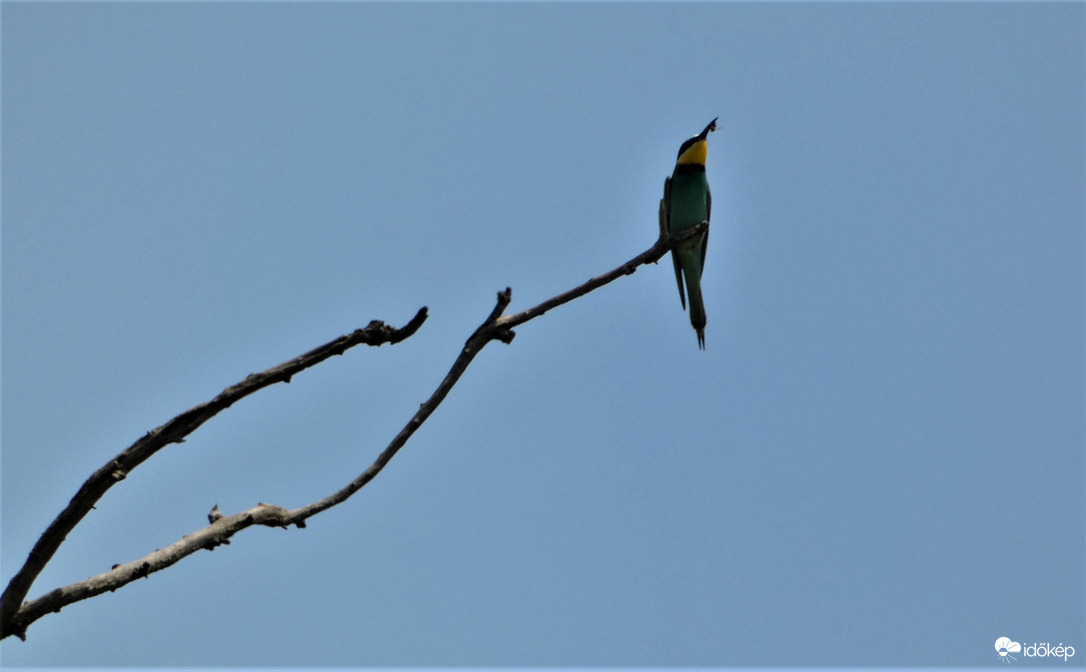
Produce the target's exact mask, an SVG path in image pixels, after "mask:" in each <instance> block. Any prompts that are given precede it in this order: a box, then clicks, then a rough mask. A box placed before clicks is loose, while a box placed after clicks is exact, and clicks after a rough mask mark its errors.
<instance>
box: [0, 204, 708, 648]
mask: <svg viewBox="0 0 1086 672" xmlns="http://www.w3.org/2000/svg"><path fill="white" fill-rule="evenodd" d="M707 227H708V222H703V223H702V224H699V225H698V226H695V227H692V228H690V229H687V230H685V231H683V232H681V233H679V234H677V235H675V236H671V237H670V238H668V237H665V236H664V235H663V233H661V237H660V239H659V240H658V241H657V242H656V244H655V245H653V246H652V247H650V248H649V249H648V250H646V251H644V252H642V253H641V254H639V255H637V256H636V257H634V258H633V259H630V260H629V261H627V262H626V263H624V264H622V265H620V266H618V267H617V268H614V269H612V270H611V271H608V272H607V273H604V274H603V275H599V276H596V277H594V278H592V279H590V280H588V281H587V282H585V283H584V284H581V285H579V286H577V287H574V288H573V289H571V290H569V291H566V292H563V293H561V294H559V295H557V296H554V297H552V298H550V299H547V300H546V301H543V302H542V303H540V304H538V305H536V306H533V307H531V308H528V309H527V310H524V311H522V312H520V313H516V314H514V315H508V316H505V317H503V316H502V314H503V313H504V312H505V309H506V308H508V307H509V304H510V302H511V301H512V296H513V293H512V290H511V289H510V288H508V287H507V288H506V289H505V290H504V291H501V292H498V296H497V302H496V304H495V306H494V308H493V310H491V311H490V314H489V315H488V316H487V318H486V319H485V320H484V321H483V323H482V324H480V325H479V326H478V327H477V328H476V329H475V331H474V332H472V334H471V336H470V337H468V340H467V341H466V342H465V343H464V347H463V348H462V349H461V351H460V354H459V355H458V356H457V358H456V360H455V361H454V362H453V364H452V367H450V369H449V372H448V373H447V374H445V378H444V379H442V381H441V383H440V384H438V386H437V388H436V389H435V390H434V392H433V393H432V394H431V395H430V398H429V399H427V400H426V401H425V402H423V403H422V404H421V405H420V406H419V410H418V411H417V412H416V413H415V414H414V415H413V416H412V417H411V419H410V420H408V422H407V424H406V425H404V427H403V429H401V430H400V432H399V433H398V434H397V435H396V437H395V438H394V439H393V440H392V442H391V443H389V445H388V446H387V447H386V448H385V449H384V450H383V451H382V452H381V454H380V455H378V457H377V459H376V460H374V462H373V464H371V465H370V466H369V467H367V468H366V470H365V471H363V472H362V473H361V474H359V475H358V476H357V477H356V478H355V479H354V480H352V481H351V482H350V483H348V484H347V485H346V486H345V487H343V488H342V489H340V490H339V491H337V492H335V493H333V494H332V495H329V496H328V497H325V498H324V499H320V500H318V501H316V502H313V503H311V504H308V505H306V506H303V507H300V508H298V509H294V510H288V509H285V508H283V507H280V506H275V505H272V504H263V503H261V504H258V505H257V506H256V507H254V508H252V509H249V510H248V511H243V512H241V513H237V514H234V515H230V516H221V514H219V515H220V516H221V517H216V516H209V520H212V522H211V524H210V525H208V526H207V527H205V528H203V529H201V530H198V531H196V532H194V533H192V534H189V535H186V536H185V537H183V538H181V539H180V540H178V541H177V542H175V543H173V544H171V545H170V546H168V547H166V548H163V549H159V550H156V551H155V552H153V553H151V554H150V555H148V556H146V557H144V558H141V559H139V560H136V561H134V562H129V563H126V564H122V565H114V567H113V569H112V570H110V571H109V572H106V573H105V574H100V575H98V576H94V577H91V578H89V579H85V580H83V581H80V582H78V583H74V584H71V585H69V586H65V587H63V588H58V589H56V590H54V591H52V592H50V593H47V594H46V595H43V596H42V597H40V598H38V599H36V600H33V601H31V602H27V603H25V604H23V605H22V606H21V607H18V604H19V602H20V601H21V600H22V599H23V598H24V597H25V596H26V594H27V592H28V591H29V588H30V584H31V583H32V582H33V580H34V579H35V578H36V577H37V575H38V574H39V573H40V572H41V569H42V568H43V567H44V566H45V563H46V562H47V561H48V560H49V559H50V558H51V557H52V555H53V553H54V552H55V551H56V548H57V547H59V545H60V542H62V541H63V540H64V536H65V535H66V534H67V533H68V532H69V531H70V530H71V529H72V528H73V527H74V526H75V524H77V523H78V522H79V521H80V520H81V519H82V518H83V516H85V515H86V513H87V512H88V511H89V510H90V508H91V506H92V505H93V504H94V503H95V502H97V501H98V499H100V498H101V496H102V495H103V494H104V493H105V491H106V490H108V489H109V487H110V486H112V485H113V484H114V483H116V482H117V481H119V480H122V479H123V478H124V477H125V476H126V475H127V473H128V472H129V471H131V469H132V468H134V467H135V466H137V465H139V464H140V463H141V462H143V461H144V460H146V459H147V458H148V457H150V456H151V455H153V454H154V453H155V452H156V451H158V450H159V449H161V448H163V447H164V446H166V445H167V444H169V443H179V442H181V441H183V440H184V437H185V436H188V435H189V434H190V433H192V431H193V430H195V429H196V428H197V427H199V426H200V425H201V424H203V423H204V422H206V421H207V420H208V419H209V418H211V417H212V416H214V415H215V414H216V413H218V412H219V411H221V410H223V409H225V408H228V407H229V406H230V405H231V404H233V403H234V402H235V401H237V400H238V399H241V398H243V397H245V396H248V395H249V394H252V393H253V392H255V391H257V390H258V389H261V388H263V387H266V386H268V385H271V384H272V383H276V382H280V381H282V382H289V381H290V378H291V376H293V375H294V374H295V373H297V372H299V371H302V370H304V369H306V368H308V367H310V366H313V365H315V364H318V363H320V362H321V361H323V360H325V359H327V358H328V357H331V356H332V355H338V354H342V353H343V351H345V350H346V349H347V348H350V347H353V346H354V345H358V344H360V343H366V344H368V345H380V344H382V343H398V342H399V341H402V340H403V339H405V338H407V337H409V336H411V335H412V334H413V333H414V332H415V331H416V330H417V329H418V328H419V327H420V326H421V325H422V323H423V322H424V321H425V320H426V308H422V309H421V310H419V312H418V314H416V315H415V317H414V318H413V319H412V320H411V322H409V323H408V324H407V325H405V326H404V327H403V328H402V329H393V328H391V327H388V326H386V325H385V324H384V323H381V322H376V321H375V322H371V323H370V325H369V326H367V327H366V328H365V329H359V330H357V331H355V332H354V333H352V334H350V335H349V336H341V337H340V338H338V339H336V340H335V341H332V342H330V343H327V344H325V345H323V346H321V347H319V348H316V349H315V350H312V351H310V352H308V353H306V354H304V355H302V356H301V357H298V358H296V359H293V360H291V361H290V362H287V363H285V364H281V365H279V366H277V367H273V368H271V369H268V370H267V371H265V372H263V373H259V374H253V375H250V376H249V377H248V378H246V379H245V380H243V381H242V382H241V383H238V384H237V385H235V386H233V387H230V388H227V389H226V390H224V391H223V392H222V394H220V395H219V396H218V397H216V398H215V399H213V400H211V401H210V402H208V403H206V404H202V405H200V406H197V407H195V408H193V409H191V410H189V411H186V412H185V413H182V414H181V415H179V416H177V417H176V418H174V419H173V420H171V421H170V422H168V423H166V424H165V425H163V426H161V427H159V428H158V429H155V430H153V431H152V432H149V433H148V434H147V436H145V437H144V438H142V439H140V440H139V441H137V442H136V443H135V444H133V445H132V446H131V447H129V448H128V449H126V450H125V451H124V452H122V453H121V454H120V455H118V456H117V457H116V458H114V459H113V460H112V461H110V463H109V464H107V465H106V466H104V467H102V468H101V469H99V470H98V471H97V472H95V474H94V475H93V476H91V478H90V479H89V480H88V481H87V482H86V483H85V484H84V486H83V488H81V489H80V491H79V493H77V495H76V496H75V498H73V499H72V503H71V504H69V506H68V508H67V509H65V510H64V512H62V513H61V515H60V516H58V517H57V520H55V521H54V522H53V524H52V525H50V527H49V529H48V530H46V532H45V534H44V535H42V538H41V539H40V540H39V541H38V544H37V545H35V547H34V550H32V551H31V553H30V558H29V559H28V560H27V563H26V565H24V566H23V568H22V569H21V570H20V572H19V574H17V575H16V576H15V578H13V579H12V581H11V583H10V584H9V585H8V589H7V590H6V591H5V592H4V596H3V600H4V601H3V609H4V611H3V618H2V620H0V623H2V624H3V628H2V630H0V639H2V638H4V637H7V636H9V635H12V634H15V635H17V636H19V637H20V638H23V639H25V636H26V629H27V627H28V626H29V625H30V624H31V623H33V622H34V621H36V620H37V619H39V618H41V617H42V616H44V615H45V614H47V613H50V612H55V611H60V609H61V608H63V607H65V606H67V605H69V604H72V603H73V602H77V601H79V600H84V599H87V598H89V597H93V596H95V595H100V594H101V593H104V592H106V591H113V590H116V589H117V588H120V587H121V586H124V585H125V584H127V583H130V582H132V581H135V580H137V579H141V578H145V577H147V576H149V575H150V574H152V573H154V572H157V571H159V570H162V569H165V568H166V567H169V566H170V565H173V564H174V563H176V562H178V561H179V560H181V559H182V558H184V557H186V556H188V555H191V554H192V553H195V552H196V551H198V550H200V549H207V550H213V549H214V548H215V547H216V546H219V545H222V544H229V543H230V541H229V538H230V537H232V536H233V535H234V534H236V533H237V532H239V531H241V530H243V529H245V528H247V527H250V526H252V525H264V526H269V527H282V528H287V527H289V526H290V525H295V526H297V527H299V528H304V527H305V526H306V525H305V521H306V519H307V518H310V517H312V516H315V515H317V514H318V513H320V512H322V511H325V510H327V509H329V508H331V507H333V506H335V505H337V504H340V503H342V502H344V501H345V500H347V498H349V497H350V496H351V495H353V494H354V493H356V492H358V491H359V490H360V489H362V488H363V487H364V486H365V485H366V484H367V483H369V482H370V481H372V480H373V479H374V478H375V477H376V476H377V474H379V473H380V472H381V470H382V469H384V468H385V466H386V465H387V464H388V463H389V462H390V461H391V460H392V458H393V457H394V456H395V455H396V453H397V452H398V451H399V450H400V449H401V448H403V446H404V445H405V444H406V443H407V441H408V440H409V439H410V438H411V436H412V435H413V434H414V433H415V431H416V430H418V428H419V427H421V426H422V424H423V423H424V422H426V420H427V419H428V418H429V417H430V416H431V415H432V414H433V412H434V411H435V410H436V409H437V407H438V406H439V405H440V404H441V402H442V401H444V400H445V397H446V396H448V394H449V392H450V391H451V390H452V388H453V387H454V386H455V385H456V383H457V382H458V381H459V380H460V377H461V376H462V375H464V372H465V371H466V370H467V368H468V366H469V365H470V364H471V362H472V360H474V359H475V356H476V355H477V354H479V352H481V351H482V349H483V348H484V347H486V345H487V344H488V343H490V342H491V341H494V340H498V341H501V342H503V343H506V344H508V343H511V342H512V341H513V338H514V336H515V335H516V334H515V333H514V332H513V327H516V326H519V325H521V324H524V323H525V322H528V321H530V320H533V319H535V318H537V317H539V316H540V315H543V314H544V313H546V312H547V311H548V310H550V309H552V308H556V307H558V306H560V305H562V304H565V303H568V302H570V301H572V300H574V299H576V298H579V297H581V296H584V295H585V294H588V293H589V292H592V291H594V290H596V289H599V288H600V287H602V286H604V285H606V284H608V283H610V282H613V281H614V280H616V279H618V278H620V277H622V276H624V275H630V274H632V273H633V272H635V271H636V270H637V269H638V267H640V266H642V265H644V264H649V263H655V262H656V261H658V260H659V259H660V258H661V257H662V256H664V255H665V254H666V253H667V252H668V250H670V249H671V248H672V247H673V246H674V245H676V244H678V243H680V242H682V241H683V240H686V239H687V238H690V237H693V236H696V235H700V234H701V233H702V232H703V231H704V230H705V229H706V228H707ZM216 508H217V505H216ZM215 513H218V512H215Z"/></svg>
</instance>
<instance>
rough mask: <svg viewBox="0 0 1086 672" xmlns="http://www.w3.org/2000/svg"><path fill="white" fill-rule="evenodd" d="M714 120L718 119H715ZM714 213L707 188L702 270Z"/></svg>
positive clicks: (702, 242)
mask: <svg viewBox="0 0 1086 672" xmlns="http://www.w3.org/2000/svg"><path fill="white" fill-rule="evenodd" d="M713 121H716V120H715V119H714V120H713ZM712 215H713V194H712V192H711V191H709V188H708V187H706V188H705V217H706V219H705V223H706V227H705V233H703V234H702V236H701V270H703V271H704V270H705V250H707V249H709V227H708V223H709V219H710V218H712Z"/></svg>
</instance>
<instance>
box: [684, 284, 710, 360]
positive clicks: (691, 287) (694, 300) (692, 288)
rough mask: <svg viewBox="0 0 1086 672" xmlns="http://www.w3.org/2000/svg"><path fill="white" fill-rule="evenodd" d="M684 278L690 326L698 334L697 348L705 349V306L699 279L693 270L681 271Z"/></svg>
mask: <svg viewBox="0 0 1086 672" xmlns="http://www.w3.org/2000/svg"><path fill="white" fill-rule="evenodd" d="M683 270H684V273H683V275H684V276H686V292H687V294H689V295H690V325H691V326H692V327H694V331H696V332H698V347H699V348H701V349H702V350H704V349H705V304H704V303H702V301H701V278H699V277H696V276H695V275H694V271H693V269H690V268H686V269H683Z"/></svg>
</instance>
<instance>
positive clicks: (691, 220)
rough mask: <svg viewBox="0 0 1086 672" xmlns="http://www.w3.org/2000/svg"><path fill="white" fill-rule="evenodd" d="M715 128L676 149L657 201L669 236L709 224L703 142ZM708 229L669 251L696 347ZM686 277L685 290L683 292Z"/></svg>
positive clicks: (701, 333) (701, 337) (701, 327)
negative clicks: (669, 173)
mask: <svg viewBox="0 0 1086 672" xmlns="http://www.w3.org/2000/svg"><path fill="white" fill-rule="evenodd" d="M714 130H716V119H713V121H712V122H711V123H710V124H709V125H708V126H706V127H705V130H704V131H702V132H701V134H700V135H698V136H696V137H693V138H690V139H689V140H687V141H686V142H684V143H683V144H682V147H680V148H679V158H678V161H677V162H676V164H675V171H674V172H673V173H672V174H671V177H670V178H668V179H667V180H665V181H664V198H663V201H661V203H660V219H661V222H660V224H661V227H662V228H664V229H666V231H667V233H668V234H669V235H675V234H677V233H681V232H682V231H685V230H686V229H689V228H691V227H694V226H697V225H698V224H701V223H702V222H705V223H706V225H708V223H709V216H710V213H711V211H712V196H711V195H710V193H709V181H708V180H707V179H706V178H705V152H706V148H705V141H706V137H707V136H708V135H709V132H710V131H714ZM708 242H709V231H708V229H706V230H705V233H702V234H700V235H696V236H694V237H693V238H690V239H688V240H684V241H683V242H681V243H679V244H677V245H676V246H675V247H674V248H672V250H671V259H672V261H673V262H674V264H675V281H676V282H677V283H678V285H679V300H680V301H681V302H682V305H683V309H685V308H686V296H687V295H689V296H690V324H691V325H692V326H693V327H694V330H695V331H696V332H697V334H698V347H700V348H701V349H703V350H704V349H705V304H704V303H703V301H702V296H701V272H702V270H703V269H704V268H705V249H706V246H707V245H708ZM684 280H685V285H686V291H685V292H684V291H683V284H684Z"/></svg>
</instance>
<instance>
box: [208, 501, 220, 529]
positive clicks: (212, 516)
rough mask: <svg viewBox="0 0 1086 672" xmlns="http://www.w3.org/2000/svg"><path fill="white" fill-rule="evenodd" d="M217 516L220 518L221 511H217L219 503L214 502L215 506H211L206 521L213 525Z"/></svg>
mask: <svg viewBox="0 0 1086 672" xmlns="http://www.w3.org/2000/svg"><path fill="white" fill-rule="evenodd" d="M219 518H222V511H219V505H218V504H216V505H215V506H213V507H211V513H209V514H207V522H209V523H211V524H212V525H214V524H215V521H216V520H218V519H219Z"/></svg>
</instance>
